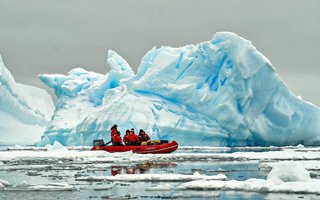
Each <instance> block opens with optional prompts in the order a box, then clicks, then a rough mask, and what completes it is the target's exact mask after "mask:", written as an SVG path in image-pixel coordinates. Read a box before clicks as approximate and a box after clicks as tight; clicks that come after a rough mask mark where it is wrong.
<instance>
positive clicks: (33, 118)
mask: <svg viewBox="0 0 320 200" xmlns="http://www.w3.org/2000/svg"><path fill="white" fill-rule="evenodd" d="M53 111H54V105H53V102H52V99H51V97H50V95H49V94H48V93H47V92H46V91H45V90H43V89H40V88H36V87H33V86H29V85H24V84H19V83H16V82H15V80H14V78H13V77H12V75H11V73H10V72H9V71H8V69H7V68H6V67H5V65H4V63H3V61H2V58H1V56H0V144H1V145H4V144H5V145H8V144H34V143H35V142H38V141H39V140H40V139H41V135H42V134H43V132H44V131H45V128H46V127H47V125H48V124H49V122H50V120H51V116H52V115H53Z"/></svg>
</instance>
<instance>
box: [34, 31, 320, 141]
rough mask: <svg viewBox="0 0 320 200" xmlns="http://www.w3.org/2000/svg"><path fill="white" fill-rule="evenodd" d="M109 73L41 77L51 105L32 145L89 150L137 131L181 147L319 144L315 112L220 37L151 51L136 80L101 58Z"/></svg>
mask: <svg viewBox="0 0 320 200" xmlns="http://www.w3.org/2000/svg"><path fill="white" fill-rule="evenodd" d="M108 64H109V65H110V68H111V70H110V72H109V73H107V74H106V75H101V74H97V73H93V72H88V71H85V70H83V69H74V70H72V71H70V72H69V74H68V75H58V74H57V75H42V76H41V80H42V81H43V82H44V83H45V84H47V85H48V86H49V87H51V88H54V89H55V92H56V94H57V96H58V104H57V108H56V111H55V114H54V116H53V118H52V121H51V124H50V126H49V127H48V128H47V130H46V132H45V134H44V135H43V138H42V140H41V142H40V143H39V145H44V144H47V143H51V144H52V143H53V142H54V141H55V140H57V141H59V142H61V143H62V144H64V145H91V144H92V140H93V139H98V138H102V139H105V140H109V138H110V136H109V130H110V127H111V126H112V125H113V124H118V126H119V127H120V131H121V132H122V133H124V132H125V130H126V129H128V128H132V127H133V128H135V129H136V130H137V129H140V128H142V129H145V130H146V131H147V132H148V133H149V134H150V135H151V138H153V139H158V138H159V139H168V140H173V139H174V140H176V141H178V143H179V144H181V145H210V146H246V145H263V146H266V145H295V144H299V143H301V144H304V145H319V144H320V129H319V128H320V127H319V126H320V123H319V122H320V110H319V108H318V107H316V106H314V105H312V104H311V103H308V102H305V101H303V100H300V99H298V98H297V97H296V96H294V95H293V94H292V93H291V92H290V91H289V90H288V88H287V87H286V85H285V84H284V83H283V82H282V81H281V79H280V78H279V76H278V75H277V74H276V72H275V70H274V68H273V66H272V65H271V63H270V62H269V60H268V59H267V58H266V57H264V56H263V55H262V54H261V53H260V52H259V51H257V50H256V48H255V47H254V46H253V45H252V43H251V42H250V41H248V40H245V39H243V38H241V37H240V36H238V35H236V34H234V33H229V32H221V33H217V34H215V35H214V36H213V38H212V40H210V41H207V42H203V43H199V44H197V45H187V46H184V47H180V48H172V47H161V48H158V49H157V48H153V49H151V50H150V51H149V52H148V53H147V54H146V55H145V56H144V57H143V58H142V61H141V64H140V66H139V68H138V72H137V74H136V75H134V73H133V72H132V70H131V68H130V66H129V65H128V63H127V62H126V61H125V60H124V59H123V58H121V57H120V56H119V55H118V54H116V53H115V52H113V51H109V54H108Z"/></svg>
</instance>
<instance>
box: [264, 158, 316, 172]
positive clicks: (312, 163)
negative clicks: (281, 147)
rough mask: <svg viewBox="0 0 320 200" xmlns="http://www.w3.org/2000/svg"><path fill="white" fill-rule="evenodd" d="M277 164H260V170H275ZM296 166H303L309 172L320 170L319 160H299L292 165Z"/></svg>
mask: <svg viewBox="0 0 320 200" xmlns="http://www.w3.org/2000/svg"><path fill="white" fill-rule="evenodd" d="M276 164H277V162H273V161H271V162H268V161H267V162H262V163H260V164H259V168H260V169H263V168H265V169H269V168H273V166H275V165H276ZM296 164H298V165H299V164H302V165H303V167H304V168H305V169H307V170H320V161H319V160H299V161H292V165H296Z"/></svg>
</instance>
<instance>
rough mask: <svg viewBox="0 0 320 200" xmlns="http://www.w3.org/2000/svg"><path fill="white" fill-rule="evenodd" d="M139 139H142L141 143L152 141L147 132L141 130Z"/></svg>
mask: <svg viewBox="0 0 320 200" xmlns="http://www.w3.org/2000/svg"><path fill="white" fill-rule="evenodd" d="M139 139H140V142H146V141H148V140H150V137H149V135H148V134H146V132H144V130H142V129H140V130H139Z"/></svg>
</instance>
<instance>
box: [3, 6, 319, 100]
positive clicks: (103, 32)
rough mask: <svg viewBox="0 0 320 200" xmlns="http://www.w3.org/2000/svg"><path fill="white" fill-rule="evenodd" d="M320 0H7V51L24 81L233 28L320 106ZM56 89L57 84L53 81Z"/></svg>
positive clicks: (135, 59)
mask: <svg viewBox="0 0 320 200" xmlns="http://www.w3.org/2000/svg"><path fill="white" fill-rule="evenodd" d="M319 10H320V1H319V0H309V1H305V0H299V1H294V0H268V1H265V0H242V1H240V0H228V1H225V0H221V1H214V0H207V1H205V0H193V1H192V0H158V1H153V0H127V1H125V0H114V1H110V0H54V1H52V0H28V1H26V0H0V54H1V55H2V57H3V60H4V61H5V64H6V66H7V68H8V69H9V70H10V71H11V73H12V74H13V76H14V77H15V79H16V81H17V82H20V83H25V84H30V85H35V86H38V87H42V88H45V89H48V88H47V87H46V86H44V85H43V84H42V83H41V82H40V81H39V79H38V77H37V75H38V74H41V73H66V72H68V71H69V70H70V69H72V68H74V67H83V68H85V69H87V70H91V71H96V72H100V73H106V72H107V71H108V70H109V69H108V67H107V66H106V53H107V51H108V49H113V50H115V51H117V52H118V53H119V54H120V55H121V56H122V57H124V58H125V59H126V60H127V61H128V63H129V64H130V65H131V67H132V68H134V69H135V71H136V69H137V67H138V65H139V63H140V60H141V58H142V56H143V55H144V54H145V53H146V52H147V51H148V50H149V49H151V48H152V47H153V46H158V47H159V46H162V45H163V46H167V45H169V46H183V45H187V44H191V43H198V42H202V41H207V40H209V39H211V37H212V35H214V33H215V32H218V31H232V32H235V33H237V34H239V35H240V36H242V37H244V38H246V39H248V40H251V41H252V42H253V44H254V45H255V46H256V47H257V49H258V50H259V51H260V52H262V53H263V54H264V55H265V56H266V57H268V58H269V60H270V61H271V62H272V63H273V65H274V66H275V68H276V70H277V72H278V73H279V74H280V77H281V78H282V79H283V80H284V81H285V82H286V84H287V85H288V87H289V88H290V90H291V91H293V93H295V94H296V95H302V96H303V98H304V99H306V100H308V101H311V102H313V103H315V104H316V105H318V106H320V89H319V85H320V11H319ZM48 90H49V89H48Z"/></svg>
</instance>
